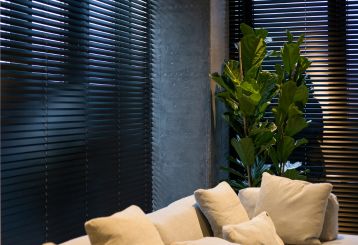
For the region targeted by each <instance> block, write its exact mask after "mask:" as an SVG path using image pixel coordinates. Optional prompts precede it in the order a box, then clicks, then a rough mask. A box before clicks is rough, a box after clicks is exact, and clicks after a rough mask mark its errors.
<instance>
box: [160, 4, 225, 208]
mask: <svg viewBox="0 0 358 245" xmlns="http://www.w3.org/2000/svg"><path fill="white" fill-rule="evenodd" d="M223 2H225V1H223ZM156 16H157V18H156V19H155V21H154V30H155V31H154V47H155V48H154V84H153V94H154V96H153V116H154V118H153V175H154V176H153V209H154V210H155V209H158V208H162V207H164V206H166V205H167V204H169V203H170V202H172V201H175V200H177V199H178V198H181V197H184V196H187V195H190V194H192V193H193V191H194V190H196V189H197V188H205V187H209V186H211V184H212V183H213V182H215V181H214V178H216V177H217V172H216V169H217V167H215V166H214V165H215V164H214V162H213V159H214V158H215V156H216V155H217V154H216V153H214V152H213V150H212V149H213V148H214V147H216V144H217V141H216V140H215V139H214V137H213V134H214V128H213V123H214V121H215V120H214V117H213V114H212V108H211V103H212V93H211V85H212V84H211V82H210V79H209V73H211V62H212V60H211V58H210V57H211V56H210V52H211V50H212V49H211V36H210V16H211V15H210V1H209V0H194V1H193V0H159V3H158V7H157V14H156ZM217 51H218V50H217ZM221 62H222V60H221V61H220V63H221ZM220 139H221V138H220Z"/></svg>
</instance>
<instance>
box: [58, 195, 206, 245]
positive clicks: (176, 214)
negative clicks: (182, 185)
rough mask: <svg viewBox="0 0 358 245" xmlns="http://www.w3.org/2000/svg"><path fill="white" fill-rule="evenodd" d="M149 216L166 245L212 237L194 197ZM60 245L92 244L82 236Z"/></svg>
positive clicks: (183, 199)
mask: <svg viewBox="0 0 358 245" xmlns="http://www.w3.org/2000/svg"><path fill="white" fill-rule="evenodd" d="M147 216H148V217H149V219H150V220H151V221H152V222H153V224H154V225H155V227H156V228H157V230H158V231H159V234H160V236H161V237H162V240H163V242H164V244H165V245H169V244H170V243H172V242H174V241H187V240H196V239H200V238H203V237H205V236H212V231H211V228H210V225H209V223H208V221H207V220H206V218H205V217H204V215H203V214H202V213H201V211H200V209H199V207H198V206H197V204H196V201H195V198H194V196H193V195H192V196H188V197H185V198H182V199H180V200H178V201H175V202H173V203H171V204H169V205H168V206H167V207H165V208H162V209H159V210H157V211H155V212H153V213H149V214H147ZM59 245H91V243H90V241H89V239H88V236H81V237H78V238H75V239H72V240H69V241H67V242H65V243H61V244H59Z"/></svg>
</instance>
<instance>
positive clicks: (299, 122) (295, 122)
mask: <svg viewBox="0 0 358 245" xmlns="http://www.w3.org/2000/svg"><path fill="white" fill-rule="evenodd" d="M307 126H308V123H307V121H306V119H305V118H303V117H299V116H296V117H291V118H289V119H288V120H287V125H286V129H285V133H286V135H288V136H291V137H293V136H295V135H296V134H297V133H299V132H301V131H302V130H303V129H304V128H306V127H307Z"/></svg>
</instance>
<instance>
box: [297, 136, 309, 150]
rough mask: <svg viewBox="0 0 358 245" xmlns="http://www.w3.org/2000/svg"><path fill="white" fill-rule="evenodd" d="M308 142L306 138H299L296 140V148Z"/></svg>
mask: <svg viewBox="0 0 358 245" xmlns="http://www.w3.org/2000/svg"><path fill="white" fill-rule="evenodd" d="M307 143H308V140H307V139H305V138H302V139H299V140H297V141H296V142H295V148H298V147H300V146H301V145H305V144H307Z"/></svg>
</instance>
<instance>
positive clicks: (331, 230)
mask: <svg viewBox="0 0 358 245" xmlns="http://www.w3.org/2000/svg"><path fill="white" fill-rule="evenodd" d="M338 211H339V203H338V200H337V197H336V196H335V195H334V194H332V193H331V195H329V197H328V204H327V210H326V214H325V216H324V223H323V229H322V233H321V236H320V238H319V239H320V240H321V241H332V240H334V239H336V238H337V236H338Z"/></svg>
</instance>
